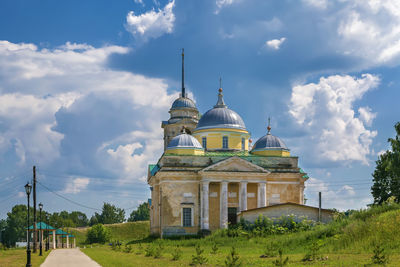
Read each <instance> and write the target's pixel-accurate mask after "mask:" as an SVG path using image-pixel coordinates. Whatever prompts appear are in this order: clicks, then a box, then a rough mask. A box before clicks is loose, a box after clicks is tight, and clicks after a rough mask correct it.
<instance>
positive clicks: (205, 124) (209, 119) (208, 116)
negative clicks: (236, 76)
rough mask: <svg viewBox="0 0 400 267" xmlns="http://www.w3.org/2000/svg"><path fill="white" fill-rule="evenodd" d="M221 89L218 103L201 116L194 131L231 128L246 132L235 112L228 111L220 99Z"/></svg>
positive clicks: (242, 122) (221, 98)
mask: <svg viewBox="0 0 400 267" xmlns="http://www.w3.org/2000/svg"><path fill="white" fill-rule="evenodd" d="M222 96H223V95H222V88H220V89H219V94H218V102H217V104H216V105H215V106H214V108H212V109H210V110H209V111H207V112H206V113H205V114H204V115H203V116H201V118H200V120H199V123H198V124H197V128H196V130H202V129H210V128H232V129H240V130H245V131H246V125H244V121H243V119H242V118H241V117H240V116H239V114H237V113H236V112H235V111H233V110H231V109H229V108H228V107H227V106H226V105H225V103H224V99H223V97H222Z"/></svg>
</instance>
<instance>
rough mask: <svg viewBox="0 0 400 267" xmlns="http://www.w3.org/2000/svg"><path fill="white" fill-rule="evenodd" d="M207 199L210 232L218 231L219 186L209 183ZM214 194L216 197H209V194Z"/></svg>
mask: <svg viewBox="0 0 400 267" xmlns="http://www.w3.org/2000/svg"><path fill="white" fill-rule="evenodd" d="M208 192H209V194H210V195H209V197H208V209H209V215H208V216H209V217H208V218H209V223H210V230H216V229H219V199H220V196H221V195H220V184H219V183H210V186H209V190H208ZM215 192H216V193H217V194H216V197H211V194H215Z"/></svg>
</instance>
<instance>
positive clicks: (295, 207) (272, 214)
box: [237, 202, 335, 223]
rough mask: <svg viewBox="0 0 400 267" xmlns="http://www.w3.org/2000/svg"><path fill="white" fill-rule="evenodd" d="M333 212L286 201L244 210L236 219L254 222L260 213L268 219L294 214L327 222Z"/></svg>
mask: <svg viewBox="0 0 400 267" xmlns="http://www.w3.org/2000/svg"><path fill="white" fill-rule="evenodd" d="M319 212H321V215H319ZM334 214H335V212H334V211H333V210H329V209H319V208H317V207H311V206H306V205H302V204H297V203H291V202H287V203H282V204H275V205H271V206H267V207H261V208H255V209H249V210H244V211H242V212H240V213H238V215H237V216H238V221H239V220H240V219H241V218H243V219H245V220H246V221H248V222H251V223H254V222H255V220H256V219H257V218H258V217H259V216H260V215H263V216H264V217H268V218H270V219H277V218H279V217H281V216H289V215H294V216H295V217H306V218H307V219H308V220H313V221H321V222H323V223H328V222H330V221H332V220H333V216H334ZM319 217H320V218H319Z"/></svg>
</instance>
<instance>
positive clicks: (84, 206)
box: [37, 181, 101, 211]
mask: <svg viewBox="0 0 400 267" xmlns="http://www.w3.org/2000/svg"><path fill="white" fill-rule="evenodd" d="M37 183H38V184H40V185H41V186H43V187H44V188H45V189H46V190H48V191H49V192H51V193H53V194H55V195H57V196H58V197H61V198H63V199H65V200H67V201H69V202H71V203H73V204H75V205H78V206H81V207H83V208H86V209H91V210H98V211H101V209H98V208H93V207H89V206H86V205H84V204H80V203H78V202H76V201H74V200H71V199H69V198H66V197H64V196H63V195H61V194H59V193H57V192H55V191H53V190H51V189H50V188H48V187H47V186H45V185H44V184H42V183H41V182H39V181H37Z"/></svg>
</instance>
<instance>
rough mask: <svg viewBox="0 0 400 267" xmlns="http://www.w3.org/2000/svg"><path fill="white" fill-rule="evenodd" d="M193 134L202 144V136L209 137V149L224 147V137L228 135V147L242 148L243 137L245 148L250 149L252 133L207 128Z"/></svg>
mask: <svg viewBox="0 0 400 267" xmlns="http://www.w3.org/2000/svg"><path fill="white" fill-rule="evenodd" d="M193 136H194V137H195V138H196V139H197V140H198V141H199V142H200V144H202V138H203V137H206V138H207V149H208V150H213V149H222V137H224V136H227V137H228V149H237V150H241V149H242V138H244V140H245V150H248V149H249V138H250V135H249V133H248V132H247V131H244V130H236V129H220V128H216V129H206V130H200V131H196V132H194V133H193Z"/></svg>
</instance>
